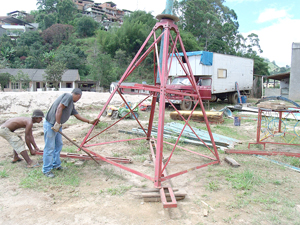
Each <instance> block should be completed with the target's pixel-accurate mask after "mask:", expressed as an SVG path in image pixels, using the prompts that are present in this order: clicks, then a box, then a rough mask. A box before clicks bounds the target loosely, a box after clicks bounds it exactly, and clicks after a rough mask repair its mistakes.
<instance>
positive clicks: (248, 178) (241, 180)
mask: <svg viewBox="0 0 300 225" xmlns="http://www.w3.org/2000/svg"><path fill="white" fill-rule="evenodd" d="M226 180H228V181H230V182H231V184H232V187H233V188H236V189H238V190H251V189H252V188H253V186H254V185H260V184H262V182H263V181H262V178H261V177H259V176H258V175H257V174H255V173H254V172H252V171H250V170H245V171H244V172H241V173H231V174H228V175H227V178H226Z"/></svg>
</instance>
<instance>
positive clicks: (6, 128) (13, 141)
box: [0, 109, 44, 167]
mask: <svg viewBox="0 0 300 225" xmlns="http://www.w3.org/2000/svg"><path fill="white" fill-rule="evenodd" d="M43 117H44V113H43V112H42V111H41V110H39V109H36V110H34V111H33V113H32V117H31V118H29V117H15V118H12V119H9V120H7V121H6V122H5V123H3V124H2V125H0V136H1V137H3V138H4V139H5V140H7V141H8V142H9V144H10V145H11V146H12V147H13V152H14V154H13V157H14V158H13V161H12V163H15V162H18V161H21V160H22V159H21V158H20V157H19V156H18V153H20V154H21V155H22V156H23V158H24V159H25V161H26V162H27V167H38V166H39V164H38V163H34V162H33V161H32V160H31V159H30V158H29V156H28V154H27V151H26V147H25V143H26V145H27V147H28V149H29V151H30V154H31V155H35V151H38V150H39V148H38V147H37V145H36V143H35V141H34V138H33V136H32V126H33V124H34V123H40V122H41V121H42V119H43ZM19 128H25V143H24V141H23V140H22V138H21V137H20V136H19V135H17V134H16V133H14V131H15V130H17V129H19ZM32 146H33V147H34V149H33V147H32Z"/></svg>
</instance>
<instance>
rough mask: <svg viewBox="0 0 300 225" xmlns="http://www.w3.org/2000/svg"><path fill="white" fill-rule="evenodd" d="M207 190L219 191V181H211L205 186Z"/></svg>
mask: <svg viewBox="0 0 300 225" xmlns="http://www.w3.org/2000/svg"><path fill="white" fill-rule="evenodd" d="M205 188H206V190H209V191H217V190H220V185H219V182H218V181H211V182H209V183H208V184H207V185H206V186H205Z"/></svg>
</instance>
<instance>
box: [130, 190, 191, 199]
mask: <svg viewBox="0 0 300 225" xmlns="http://www.w3.org/2000/svg"><path fill="white" fill-rule="evenodd" d="M172 189H173V192H174V195H175V198H176V200H177V201H178V200H182V199H184V198H185V196H186V195H187V193H186V192H185V191H179V190H178V188H172ZM130 192H131V194H133V195H134V196H136V197H137V198H142V199H143V200H144V202H160V201H161V198H160V189H159V188H148V189H133V190H131V191H130ZM165 195H166V199H167V201H168V202H169V201H171V197H170V194H169V193H165Z"/></svg>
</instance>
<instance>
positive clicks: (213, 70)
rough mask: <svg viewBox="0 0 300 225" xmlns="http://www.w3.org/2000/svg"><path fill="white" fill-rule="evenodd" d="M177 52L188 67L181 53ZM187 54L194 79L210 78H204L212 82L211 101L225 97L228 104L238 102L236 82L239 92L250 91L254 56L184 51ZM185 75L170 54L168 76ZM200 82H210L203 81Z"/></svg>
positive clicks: (248, 92) (172, 77) (246, 92)
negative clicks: (251, 57) (170, 63)
mask: <svg viewBox="0 0 300 225" xmlns="http://www.w3.org/2000/svg"><path fill="white" fill-rule="evenodd" d="M179 55H180V57H181V58H182V61H183V64H184V66H185V67H186V68H187V64H186V62H185V60H184V58H183V53H179ZM187 56H188V59H189V63H190V65H191V69H192V71H193V75H194V76H195V78H196V81H198V80H199V79H200V78H211V81H210V80H209V79H206V80H205V79H204V80H203V82H210V83H211V101H216V100H217V99H218V98H219V99H221V100H224V99H226V98H228V100H229V102H230V103H232V104H236V103H237V101H238V94H237V89H236V85H235V83H236V82H237V83H238V87H239V90H240V92H241V93H242V94H245V95H248V94H250V91H251V89H252V85H253V66H254V60H253V59H249V58H243V57H238V56H232V55H225V54H219V53H212V52H206V51H197V52H187ZM170 59H171V57H170ZM170 59H169V60H170ZM169 62H170V61H169ZM185 75H186V74H185V73H184V70H183V69H182V67H181V65H180V63H179V62H178V60H177V58H176V56H173V57H172V65H171V69H170V73H169V78H170V79H171V80H173V79H174V78H175V77H178V76H185ZM202 85H209V84H203V83H202Z"/></svg>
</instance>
